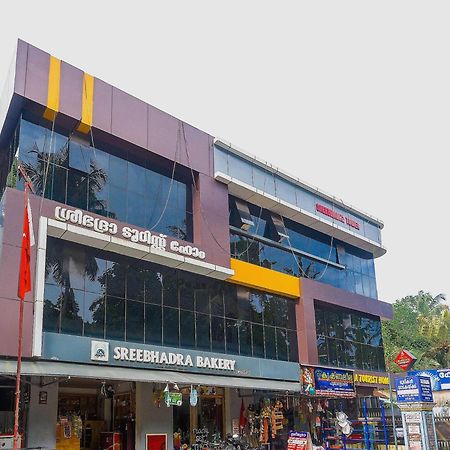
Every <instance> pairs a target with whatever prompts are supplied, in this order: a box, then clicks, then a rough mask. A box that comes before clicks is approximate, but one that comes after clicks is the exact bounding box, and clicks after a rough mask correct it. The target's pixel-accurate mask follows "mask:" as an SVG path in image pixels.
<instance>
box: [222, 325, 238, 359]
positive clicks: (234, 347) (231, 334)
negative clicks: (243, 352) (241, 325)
mask: <svg viewBox="0 0 450 450" xmlns="http://www.w3.org/2000/svg"><path fill="white" fill-rule="evenodd" d="M225 327H226V328H225V333H226V350H227V353H231V354H236V355H237V354H239V333H238V323H237V320H231V319H227V320H226V321H225Z"/></svg>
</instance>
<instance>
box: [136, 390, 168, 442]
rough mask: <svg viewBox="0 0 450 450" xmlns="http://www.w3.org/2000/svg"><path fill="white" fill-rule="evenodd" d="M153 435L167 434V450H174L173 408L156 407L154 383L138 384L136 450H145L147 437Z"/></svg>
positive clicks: (163, 405) (162, 404)
mask: <svg viewBox="0 0 450 450" xmlns="http://www.w3.org/2000/svg"><path fill="white" fill-rule="evenodd" d="M152 433H153V434H167V450H173V411H172V408H167V406H166V405H165V404H164V402H161V406H160V407H159V408H158V407H157V406H155V404H154V403H153V384H152V383H136V450H145V447H146V437H145V435H146V434H152Z"/></svg>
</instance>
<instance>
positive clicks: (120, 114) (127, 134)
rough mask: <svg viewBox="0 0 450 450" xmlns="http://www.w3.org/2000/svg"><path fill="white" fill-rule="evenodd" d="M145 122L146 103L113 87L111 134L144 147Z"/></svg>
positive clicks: (145, 146) (145, 138)
mask: <svg viewBox="0 0 450 450" xmlns="http://www.w3.org/2000/svg"><path fill="white" fill-rule="evenodd" d="M95 108H96V105H95V104H94V110H95ZM147 123H148V121H147V104H146V103H144V102H143V101H142V100H139V99H137V98H136V97H133V96H131V95H129V94H127V93H125V92H123V91H121V90H120V89H117V88H115V87H113V91H112V119H111V132H112V134H114V135H115V136H118V137H120V138H122V139H124V140H126V141H128V142H131V143H132V144H135V145H138V146H139V147H143V148H145V149H146V148H147Z"/></svg>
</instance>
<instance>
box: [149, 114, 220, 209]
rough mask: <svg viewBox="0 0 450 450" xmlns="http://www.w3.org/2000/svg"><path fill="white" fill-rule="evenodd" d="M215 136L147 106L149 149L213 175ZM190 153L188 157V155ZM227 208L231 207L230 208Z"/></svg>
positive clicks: (197, 170)
mask: <svg viewBox="0 0 450 450" xmlns="http://www.w3.org/2000/svg"><path fill="white" fill-rule="evenodd" d="M211 142H212V137H211V136H209V135H208V134H207V133H204V132H203V131H200V130H198V129H197V128H194V127H192V126H191V125H188V124H187V123H185V122H182V121H181V120H179V119H177V118H175V117H173V116H171V115H169V114H167V113H165V112H163V111H161V110H159V109H157V108H155V107H154V106H151V105H148V149H149V150H150V151H151V152H154V153H156V154H158V155H161V156H164V157H165V158H168V159H170V160H174V159H175V155H177V156H176V160H177V162H178V163H180V164H182V165H184V166H187V167H190V168H192V169H193V170H195V171H196V172H201V173H204V174H206V175H210V176H212V170H211V167H210V161H211V158H212V146H211ZM188 155H189V158H188ZM227 209H228V207H227Z"/></svg>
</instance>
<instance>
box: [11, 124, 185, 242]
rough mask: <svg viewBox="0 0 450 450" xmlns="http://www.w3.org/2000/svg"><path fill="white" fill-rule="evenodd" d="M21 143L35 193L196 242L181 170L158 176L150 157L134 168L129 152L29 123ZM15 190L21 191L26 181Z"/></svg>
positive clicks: (23, 128)
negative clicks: (71, 137) (86, 142)
mask: <svg viewBox="0 0 450 450" xmlns="http://www.w3.org/2000/svg"><path fill="white" fill-rule="evenodd" d="M19 140H20V147H19V159H20V161H21V162H22V165H23V167H24V168H25V170H26V172H27V173H28V175H29V176H30V178H31V179H32V180H33V183H34V186H35V191H36V194H37V195H42V192H44V195H45V197H46V198H49V199H52V200H55V201H58V202H60V203H66V204H68V205H70V206H72V207H75V208H80V209H84V210H88V211H91V212H94V213H96V214H100V215H102V216H106V217H111V218H113V219H117V220H120V221H123V222H128V223H130V224H132V225H136V226H140V227H143V228H151V229H152V230H153V229H154V230H155V231H159V232H163V233H165V234H167V235H168V236H174V237H177V238H179V239H183V240H187V241H192V237H193V230H192V226H193V221H192V192H191V187H190V186H189V184H186V183H185V182H182V181H180V180H179V179H178V178H182V176H183V174H182V173H181V171H180V174H178V173H176V174H175V178H174V179H171V175H172V174H168V173H166V175H162V174H159V173H156V172H154V171H153V168H154V166H155V164H154V163H152V162H151V161H150V159H151V158H150V156H148V155H146V154H145V155H143V158H149V160H148V161H145V160H144V159H142V161H140V162H139V164H136V163H135V162H134V161H131V160H130V161H128V160H127V158H128V156H129V157H130V158H131V154H130V155H128V153H127V151H124V150H118V149H112V148H108V149H107V150H108V151H111V152H114V153H115V154H114V155H113V154H109V153H107V152H105V151H103V150H100V149H98V148H94V147H91V146H89V145H87V144H83V143H80V142H78V141H75V140H73V139H72V140H69V138H68V137H66V136H63V135H61V134H58V133H56V132H52V131H51V130H48V129H46V128H44V127H42V126H39V125H35V124H32V123H30V122H27V121H25V120H22V121H21V123H20V128H19ZM118 152H120V154H121V157H118V156H117V154H118ZM158 170H159V169H158ZM161 171H162V172H164V168H161ZM184 176H186V174H184ZM15 187H17V188H18V189H22V190H23V188H24V186H23V180H22V178H19V179H18V180H17V182H15Z"/></svg>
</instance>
